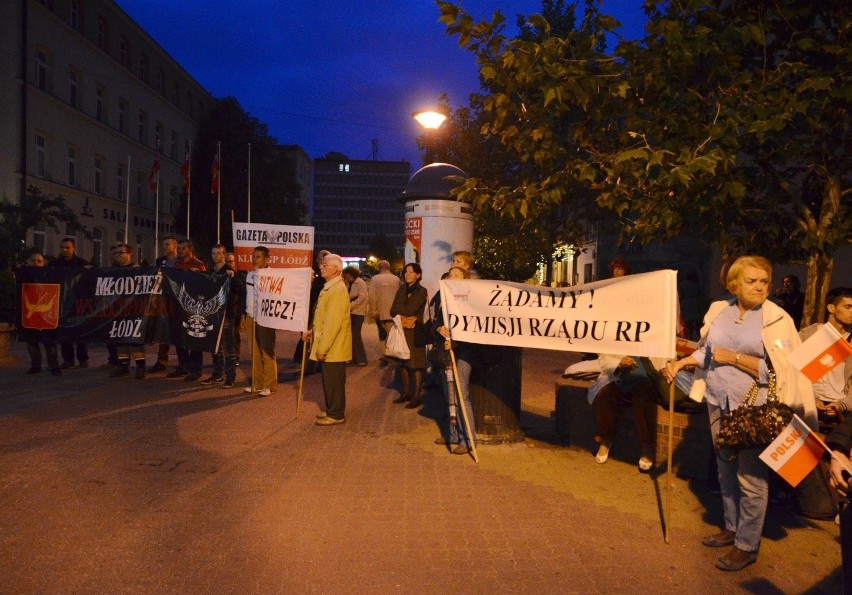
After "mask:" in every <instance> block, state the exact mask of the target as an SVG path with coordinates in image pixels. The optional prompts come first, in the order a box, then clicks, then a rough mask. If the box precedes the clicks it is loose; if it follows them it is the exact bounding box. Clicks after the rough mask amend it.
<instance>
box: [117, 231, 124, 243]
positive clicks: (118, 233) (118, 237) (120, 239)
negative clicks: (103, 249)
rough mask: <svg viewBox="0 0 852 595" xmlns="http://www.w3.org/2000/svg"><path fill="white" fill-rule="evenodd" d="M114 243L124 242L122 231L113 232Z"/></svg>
mask: <svg viewBox="0 0 852 595" xmlns="http://www.w3.org/2000/svg"><path fill="white" fill-rule="evenodd" d="M115 241H116V242H123V241H124V230H123V229H119V230H118V231H117V232H115Z"/></svg>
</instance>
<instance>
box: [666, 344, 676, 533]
mask: <svg viewBox="0 0 852 595" xmlns="http://www.w3.org/2000/svg"><path fill="white" fill-rule="evenodd" d="M669 363H670V364H671V363H674V360H669ZM674 398H675V383H674V378H672V381H671V383H670V384H669V443H668V446H667V447H666V448H667V449H668V450H667V456H666V509H665V515H664V517H665V518H664V521H665V524H666V535H665V542H666V543H669V542H670V540H671V537H670V531H671V524H672V441H673V440H674Z"/></svg>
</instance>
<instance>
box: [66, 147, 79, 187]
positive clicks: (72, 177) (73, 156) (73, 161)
mask: <svg viewBox="0 0 852 595" xmlns="http://www.w3.org/2000/svg"><path fill="white" fill-rule="evenodd" d="M68 185H69V186H76V185H77V152H76V151H75V150H74V147H68Z"/></svg>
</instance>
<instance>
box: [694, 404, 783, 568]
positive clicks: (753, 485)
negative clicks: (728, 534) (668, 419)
mask: <svg viewBox="0 0 852 595" xmlns="http://www.w3.org/2000/svg"><path fill="white" fill-rule="evenodd" d="M707 414H708V416H709V417H710V436H711V438H712V439H713V444H715V443H716V435H717V434H718V433H719V419H720V418H721V416H722V409H721V408H720V407H718V406H717V405H713V404H712V403H709V402H708V403H707ZM762 450H763V448H744V449H742V450H740V451H739V453H738V454H737V458H735V459H734V460H733V461H731V462H730V463H726V462H725V461H723V460H721V459H717V463H718V464H719V485H720V486H721V488H722V508H723V509H724V513H725V528H726V529H728V530H729V531H734V532H735V533H736V534H737V537H736V540H735V541H734V545H735V546H737V547H738V548H740V549H741V550H745V551H747V552H756V551H757V550H758V549H759V548H760V535H761V533H762V532H763V520H764V519H765V518H766V506H767V504H768V503H769V482H768V480H767V477H768V475H769V467H767V466H766V464H765V463H764V462H763V461H761V460H760V458H759V456H760V452H761V451H762Z"/></svg>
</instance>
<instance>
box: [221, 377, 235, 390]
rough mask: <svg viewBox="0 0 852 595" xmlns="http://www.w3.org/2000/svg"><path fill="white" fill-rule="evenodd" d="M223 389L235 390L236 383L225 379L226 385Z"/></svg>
mask: <svg viewBox="0 0 852 595" xmlns="http://www.w3.org/2000/svg"><path fill="white" fill-rule="evenodd" d="M222 388H234V381H233V380H228V379H227V378H226V379H225V383H224V384H223V385H222Z"/></svg>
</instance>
